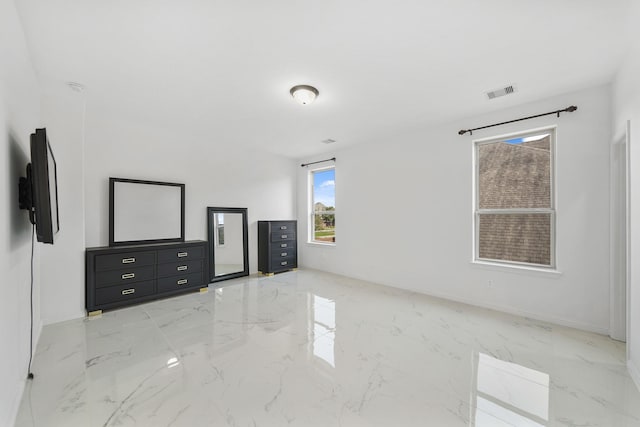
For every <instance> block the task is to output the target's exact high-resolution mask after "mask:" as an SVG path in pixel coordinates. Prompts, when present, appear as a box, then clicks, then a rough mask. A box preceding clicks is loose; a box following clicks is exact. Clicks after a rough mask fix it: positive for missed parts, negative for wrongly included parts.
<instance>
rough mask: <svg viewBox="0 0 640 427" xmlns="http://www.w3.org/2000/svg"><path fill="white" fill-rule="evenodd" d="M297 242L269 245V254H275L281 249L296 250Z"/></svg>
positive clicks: (286, 241) (288, 241)
mask: <svg viewBox="0 0 640 427" xmlns="http://www.w3.org/2000/svg"><path fill="white" fill-rule="evenodd" d="M296 243H297V242H296V241H295V240H283V241H280V242H276V243H271V252H272V253H273V252H276V251H279V250H282V249H292V250H295V249H296V246H297V244H296Z"/></svg>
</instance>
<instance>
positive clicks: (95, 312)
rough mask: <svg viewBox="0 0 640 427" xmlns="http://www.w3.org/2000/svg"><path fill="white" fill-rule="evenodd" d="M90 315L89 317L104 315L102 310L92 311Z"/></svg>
mask: <svg viewBox="0 0 640 427" xmlns="http://www.w3.org/2000/svg"><path fill="white" fill-rule="evenodd" d="M88 314H89V317H95V316H100V315H101V314H102V310H96V311H90V312H89V313H88Z"/></svg>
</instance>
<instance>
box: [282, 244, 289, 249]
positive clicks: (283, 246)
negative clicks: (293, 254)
mask: <svg viewBox="0 0 640 427" xmlns="http://www.w3.org/2000/svg"><path fill="white" fill-rule="evenodd" d="M287 246H289V244H288V243H281V244H280V247H281V248H286V247H287Z"/></svg>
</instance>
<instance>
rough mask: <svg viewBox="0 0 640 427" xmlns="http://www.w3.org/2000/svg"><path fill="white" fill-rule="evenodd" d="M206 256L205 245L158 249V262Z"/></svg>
mask: <svg viewBox="0 0 640 427" xmlns="http://www.w3.org/2000/svg"><path fill="white" fill-rule="evenodd" d="M202 258H204V247H203V246H192V247H186V248H178V249H164V250H161V251H158V264H162V263H165V262H179V261H186V260H191V259H202Z"/></svg>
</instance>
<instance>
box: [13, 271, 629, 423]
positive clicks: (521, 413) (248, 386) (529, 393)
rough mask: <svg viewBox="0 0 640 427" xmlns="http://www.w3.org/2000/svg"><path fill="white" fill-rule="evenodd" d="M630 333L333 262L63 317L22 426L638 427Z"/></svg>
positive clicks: (41, 351)
mask: <svg viewBox="0 0 640 427" xmlns="http://www.w3.org/2000/svg"><path fill="white" fill-rule="evenodd" d="M624 354H625V348H624V345H623V344H621V343H618V342H615V341H612V340H610V339H608V338H606V337H604V336H600V335H596V334H591V333H586V332H581V331H577V330H573V329H569V328H565V327H560V326H553V325H549V324H546V323H542V322H538V321H531V320H527V319H524V318H520V317H515V316H511V315H507V314H502V313H497V312H494V311H490V310H484V309H480V308H475V307H470V306H466V305H462V304H457V303H453V302H448V301H443V300H440V299H436V298H431V297H427V296H424V295H417V294H414V293H409V292H404V291H399V290H393V289H390V288H385V287H381V286H377V285H372V284H368V283H365V282H360V281H355V280H352V279H346V278H344V277H339V276H334V275H331V274H326V273H321V272H317V271H308V270H307V271H305V270H300V271H297V272H290V273H283V274H279V275H276V276H275V277H271V278H247V279H246V280H233V281H229V282H226V283H224V284H223V285H222V287H219V288H218V289H213V288H212V289H210V290H209V292H207V293H202V294H197V293H196V294H189V295H186V296H182V297H178V298H171V299H166V300H162V301H158V302H153V303H149V304H144V305H139V306H136V307H132V308H127V309H122V310H115V311H112V312H107V313H105V314H103V315H102V316H101V317H98V318H92V319H81V320H77V321H70V322H65V323H61V324H56V325H51V326H47V327H46V328H45V329H44V331H43V332H42V336H41V338H40V342H39V344H38V348H37V354H36V356H35V359H34V364H33V371H34V373H35V375H36V378H35V380H34V381H33V383H32V384H31V385H30V386H28V388H27V389H26V391H25V395H24V398H23V401H22V405H21V408H20V413H19V416H18V422H17V425H18V426H21V427H22V426H64V427H72V426H82V427H90V426H134V425H135V426H154V427H155V426H305V427H307V426H323V427H327V426H344V427H351V426H354V427H361V426H385V427H391V426H398V427H403V426H439V427H440V426H444V427H447V426H482V427H487V426H491V427H494V426H637V425H640V393H638V390H637V389H636V388H635V386H634V384H633V383H632V381H631V379H630V378H629V376H628V374H627V373H626V370H625V366H624V358H625V357H624Z"/></svg>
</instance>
